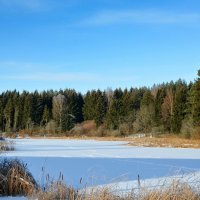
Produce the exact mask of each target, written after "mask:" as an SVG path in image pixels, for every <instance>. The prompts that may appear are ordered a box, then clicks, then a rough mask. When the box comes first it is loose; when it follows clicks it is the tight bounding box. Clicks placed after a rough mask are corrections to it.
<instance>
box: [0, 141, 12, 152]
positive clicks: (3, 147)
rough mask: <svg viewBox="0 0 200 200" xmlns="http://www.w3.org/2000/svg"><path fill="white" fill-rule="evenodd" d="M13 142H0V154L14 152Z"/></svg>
mask: <svg viewBox="0 0 200 200" xmlns="http://www.w3.org/2000/svg"><path fill="white" fill-rule="evenodd" d="M14 149H15V148H14V142H11V141H0V152H2V151H14Z"/></svg>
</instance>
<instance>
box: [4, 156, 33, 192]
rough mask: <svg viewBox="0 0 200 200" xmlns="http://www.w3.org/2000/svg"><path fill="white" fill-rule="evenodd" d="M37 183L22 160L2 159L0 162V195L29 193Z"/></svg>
mask: <svg viewBox="0 0 200 200" xmlns="http://www.w3.org/2000/svg"><path fill="white" fill-rule="evenodd" d="M36 188H37V183H36V181H35V179H34V178H33V176H32V175H31V173H30V172H29V171H28V169H27V168H26V165H24V164H23V163H22V162H20V161H19V160H17V159H14V160H8V159H4V160H2V161H1V162H0V196H18V195H28V194H31V193H32V192H33V191H34V190H35V189H36Z"/></svg>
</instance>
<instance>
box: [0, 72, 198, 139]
mask: <svg viewBox="0 0 200 200" xmlns="http://www.w3.org/2000/svg"><path fill="white" fill-rule="evenodd" d="M86 120H93V121H95V123H96V127H97V129H101V130H104V131H103V132H102V134H105V135H106V130H107V131H109V130H115V133H117V135H119V136H120V135H129V134H132V133H155V134H156V133H158V134H159V133H175V134H179V133H183V134H184V135H185V136H187V137H191V136H194V135H195V134H196V135H197V136H198V134H199V136H200V133H199V132H198V130H199V127H200V70H199V71H198V78H197V79H196V80H195V81H194V82H190V83H189V84H187V83H186V82H185V81H183V80H178V81H176V82H170V83H163V84H160V85H154V86H153V87H152V88H147V87H142V88H131V89H129V90H128V89H125V90H122V89H120V88H119V89H115V90H114V91H113V90H112V89H107V90H106V91H100V90H92V91H88V92H87V93H86V94H85V95H82V94H81V93H77V92H76V91H75V90H70V89H66V90H60V91H53V90H49V91H43V92H41V93H39V92H37V91H35V92H33V93H30V92H27V91H24V92H22V93H19V92H17V91H7V92H3V93H2V94H1V95H0V131H2V132H16V131H20V130H28V131H47V132H48V133H57V134H59V133H64V132H65V133H74V132H73V131H71V130H75V129H76V127H77V124H80V123H81V122H83V121H86ZM70 131H71V132H70Z"/></svg>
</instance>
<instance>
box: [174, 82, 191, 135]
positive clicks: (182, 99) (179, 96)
mask: <svg viewBox="0 0 200 200" xmlns="http://www.w3.org/2000/svg"><path fill="white" fill-rule="evenodd" d="M186 102H187V84H186V83H185V82H182V81H181V80H179V81H178V82H177V83H176V92H175V100H174V108H173V119H172V130H173V132H174V133H179V132H180V130H181V126H182V120H183V119H184V118H185V115H186Z"/></svg>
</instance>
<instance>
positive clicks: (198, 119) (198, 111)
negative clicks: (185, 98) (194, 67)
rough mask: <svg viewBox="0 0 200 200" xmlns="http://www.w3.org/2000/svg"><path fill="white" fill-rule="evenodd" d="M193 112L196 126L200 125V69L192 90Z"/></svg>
mask: <svg viewBox="0 0 200 200" xmlns="http://www.w3.org/2000/svg"><path fill="white" fill-rule="evenodd" d="M190 100H191V102H190V103H191V114H192V118H193V124H194V126H200V70H199V71H198V78H197V80H196V81H195V83H194V85H193V86H192V90H191V98H190Z"/></svg>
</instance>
